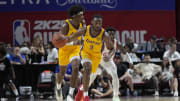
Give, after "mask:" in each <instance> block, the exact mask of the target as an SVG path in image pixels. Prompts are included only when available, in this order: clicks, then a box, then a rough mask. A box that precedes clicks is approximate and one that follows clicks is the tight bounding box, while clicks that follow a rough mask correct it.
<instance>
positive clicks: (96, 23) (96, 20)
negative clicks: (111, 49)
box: [91, 15, 103, 31]
mask: <svg viewBox="0 0 180 101" xmlns="http://www.w3.org/2000/svg"><path fill="white" fill-rule="evenodd" d="M102 21H103V18H102V16H101V15H94V16H93V18H92V20H91V24H92V27H93V29H95V30H96V31H99V30H100V29H101V27H102Z"/></svg>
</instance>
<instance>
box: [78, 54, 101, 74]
mask: <svg viewBox="0 0 180 101" xmlns="http://www.w3.org/2000/svg"><path fill="white" fill-rule="evenodd" d="M80 57H81V62H84V61H91V62H92V71H91V72H92V73H95V72H96V70H97V68H98V66H99V64H100V62H101V54H99V53H98V54H95V53H88V52H85V51H81V53H80Z"/></svg>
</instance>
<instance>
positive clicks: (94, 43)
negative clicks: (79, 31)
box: [82, 25, 104, 54]
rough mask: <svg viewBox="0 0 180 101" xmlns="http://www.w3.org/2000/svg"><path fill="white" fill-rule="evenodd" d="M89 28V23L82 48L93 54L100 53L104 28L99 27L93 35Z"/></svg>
mask: <svg viewBox="0 0 180 101" xmlns="http://www.w3.org/2000/svg"><path fill="white" fill-rule="evenodd" d="M90 30H91V25H89V26H87V28H86V33H85V35H84V42H83V46H82V50H83V51H86V52H88V53H89V52H93V53H95V54H96V53H98V54H101V52H102V48H103V34H104V29H103V28H101V31H100V32H99V33H98V34H97V35H96V36H93V35H92V33H91V31H90Z"/></svg>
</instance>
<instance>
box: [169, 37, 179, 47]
mask: <svg viewBox="0 0 180 101" xmlns="http://www.w3.org/2000/svg"><path fill="white" fill-rule="evenodd" d="M168 42H169V44H170V46H172V45H173V44H177V40H176V38H175V37H172V38H170V39H168Z"/></svg>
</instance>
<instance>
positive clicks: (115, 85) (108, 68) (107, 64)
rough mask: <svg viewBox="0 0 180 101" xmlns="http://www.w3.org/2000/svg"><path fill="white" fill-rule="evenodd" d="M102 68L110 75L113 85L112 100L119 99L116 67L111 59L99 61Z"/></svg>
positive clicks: (117, 100) (116, 100)
mask: <svg viewBox="0 0 180 101" xmlns="http://www.w3.org/2000/svg"><path fill="white" fill-rule="evenodd" d="M101 65H102V66H103V68H104V69H105V70H106V71H107V72H108V74H110V75H111V76H112V85H113V101H120V99H119V97H118V93H119V79H118V75H117V67H116V65H115V63H114V62H113V61H109V62H104V61H102V62H101Z"/></svg>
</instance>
